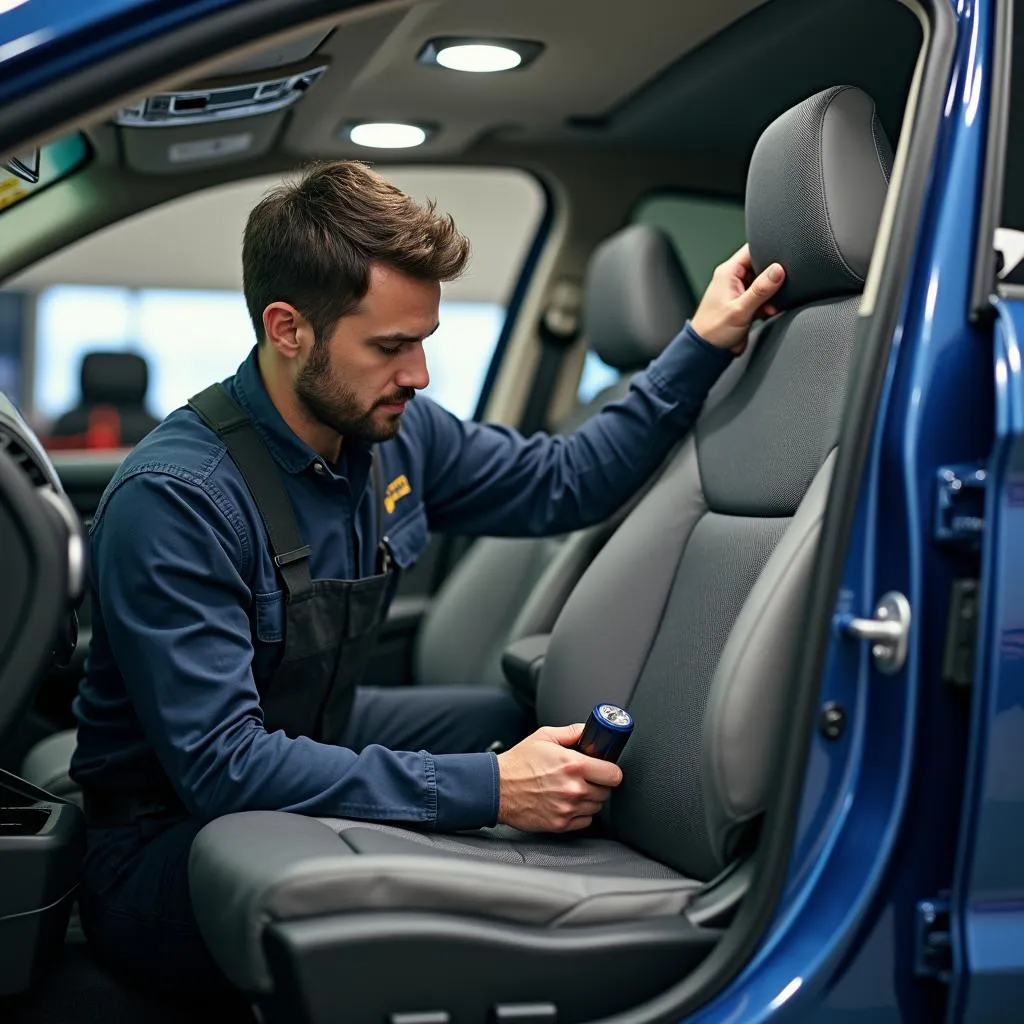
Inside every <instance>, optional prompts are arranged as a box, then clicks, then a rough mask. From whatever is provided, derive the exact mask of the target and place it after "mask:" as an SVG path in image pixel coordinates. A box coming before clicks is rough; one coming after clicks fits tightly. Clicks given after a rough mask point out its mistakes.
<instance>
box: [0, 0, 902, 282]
mask: <svg viewBox="0 0 1024 1024" xmlns="http://www.w3.org/2000/svg"><path fill="white" fill-rule="evenodd" d="M625 12H628V16H627V14H626V13H625ZM446 35H455V36H472V37H486V38H513V39H525V40H532V41H535V42H538V43H541V44H542V45H543V47H544V49H543V52H542V53H541V55H540V56H539V57H538V58H537V59H536V60H535V61H534V62H533V63H532V64H530V65H529V66H527V67H525V68H522V69H517V70H515V71H511V72H507V73H501V74H494V75H472V74H464V73H459V72H453V71H447V70H444V69H440V68H436V67H427V66H424V65H422V64H420V63H418V62H417V59H416V58H417V54H418V53H419V52H420V49H421V48H422V47H423V45H424V44H425V43H426V42H427V41H428V40H429V39H431V38H434V37H438V36H446ZM920 40H921V29H920V26H919V24H918V22H917V19H916V18H915V16H914V14H913V13H912V12H911V11H910V10H909V9H908V8H907V7H906V6H904V4H903V3H901V2H898V0H768V2H758V0H718V2H717V3H715V4H698V3H695V2H691V3H685V4H682V3H681V4H667V3H665V0H629V2H628V5H623V4H622V3H620V2H618V0H557V2H552V0H515V2H514V3H497V2H495V0H487V2H484V0H429V2H428V0H419V2H416V0H401V2H376V3H368V4H366V5H364V6H362V7H360V8H356V9H355V10H353V11H349V12H347V13H346V14H345V15H344V16H340V17H339V19H338V21H337V23H336V24H332V23H330V22H323V21H322V22H318V23H316V24H312V25H306V26H301V25H297V26H296V28H295V29H294V30H293V31H292V32H291V33H289V34H288V35H287V36H282V37H278V38H276V39H275V40H274V41H273V42H267V43H262V44H257V45H253V46H250V47H249V48H248V49H247V50H246V51H245V53H244V55H239V54H238V53H234V54H229V55H226V56H225V58H224V60H223V62H222V63H220V64H217V65H208V66H207V67H206V69H205V71H204V72H203V74H202V75H201V76H199V75H198V74H197V72H195V71H193V72H192V73H189V72H188V71H187V70H186V71H183V72H182V73H181V74H180V76H177V77H176V78H175V80H174V81H173V83H170V84H169V83H167V82H164V83H160V84H157V85H154V86H153V87H152V88H151V90H150V91H149V95H152V94H153V93H155V92H158V91H162V90H165V89H167V88H170V87H171V85H173V87H174V88H176V89H179V90H180V89H183V88H188V87H190V86H192V87H195V86H201V87H204V88H205V87H209V86H211V85H214V84H225V83H234V84H239V83H241V82H248V83H252V82H253V81H261V80H267V79H272V78H278V77H281V76H282V75H284V74H287V73H288V72H289V70H290V69H304V70H305V69H309V68H310V67H313V66H317V65H322V64H327V66H328V70H327V71H326V73H325V74H324V76H323V77H322V78H321V79H320V80H319V81H318V82H316V83H315V84H314V85H312V86H311V87H310V88H309V90H308V91H307V92H306V93H305V94H304V95H302V96H301V97H300V98H299V100H298V101H297V102H296V103H295V104H293V105H292V106H291V107H288V108H287V109H283V110H278V111H276V112H273V113H263V114H260V115H259V116H255V117H248V118H245V119H244V120H242V119H238V120H229V121H223V122H220V123H217V124H212V125H197V126H188V127H186V126H175V127H159V128H153V127H146V128H142V127H124V126H115V124H114V123H112V120H113V119H112V116H111V115H112V114H113V112H114V111H115V110H116V106H113V107H111V108H109V109H108V110H107V111H105V112H104V113H103V115H102V116H98V118H97V120H96V121H95V122H94V123H92V124H91V125H88V126H87V127H86V131H87V134H88V135H89V138H90V140H91V142H92V143H93V147H94V150H95V159H94V160H93V161H92V162H91V163H90V164H89V165H88V166H87V167H85V168H84V169H83V170H82V171H81V172H79V173H77V174H76V175H74V176H73V177H72V178H69V179H67V180H66V181H65V182H61V183H58V185H56V186H53V187H52V188H51V189H47V190H45V191H44V192H43V193H41V194H40V195H39V196H38V197H35V198H34V199H33V201H32V202H31V203H25V204H19V205H18V206H17V207H15V208H14V209H12V210H10V211H7V212H5V215H4V217H5V219H4V226H5V231H4V235H3V237H2V239H0V279H9V278H10V276H11V275H12V274H14V273H16V272H18V271H19V270H22V269H24V268H26V267H29V266H30V265H31V264H33V263H34V262H36V261H37V260H39V259H40V258H42V257H45V256H46V255H48V254H50V253H52V252H55V251H57V250H59V249H61V248H62V247H64V246H66V245H68V244H70V243H71V242H73V241H75V240H76V239H78V238H82V237H84V236H86V235H88V234H90V233H92V232H94V231H96V230H98V229H100V228H102V227H104V226H106V225H109V224H112V223H114V222H116V221H118V220H121V219H123V218H125V217H128V216H131V215H132V214H134V213H137V212H138V211H141V210H145V209H149V208H151V207H154V206H157V205H160V204H162V203H165V202H167V201H169V200H172V199H174V198H176V197H177V196H181V195H186V194H188V193H191V192H194V191H197V190H201V189H205V188H208V187H211V186H216V185H219V184H224V183H228V182H232V181H237V180H240V179H246V178H254V177H257V176H261V175H280V174H281V173H283V172H287V171H289V170H290V169H293V168H294V167H296V165H298V164H301V163H303V162H305V161H307V160H308V159H310V158H314V157H316V158H341V157H355V158H360V159H364V160H370V161H372V162H381V163H386V164H387V165H390V166H393V167H397V166H400V165H403V164H424V165H428V166H429V165H436V166H439V167H450V166H453V165H463V166H469V167H472V166H485V165H486V166H492V167H493V166H508V167H519V168H524V169H526V170H529V171H532V172H534V173H535V174H537V175H539V177H540V178H541V180H543V181H545V182H547V183H548V184H549V185H554V187H555V188H556V189H562V190H563V195H566V194H571V197H572V200H573V204H574V206H575V209H576V215H575V217H574V220H573V224H572V228H571V234H570V238H569V242H570V248H569V249H568V250H566V254H565V255H564V256H563V257H562V260H563V263H564V264H565V266H566V267H572V266H579V267H581V266H582V264H583V261H585V259H586V256H587V254H588V253H589V251H590V249H591V248H592V246H593V245H594V244H596V241H597V240H598V239H600V238H601V237H603V235H605V234H607V233H608V232H610V231H612V230H614V229H615V228H616V227H617V226H619V225H621V224H622V223H623V222H624V221H625V220H626V219H628V215H629V210H630V208H631V207H632V205H633V204H634V203H635V202H636V201H637V200H638V199H639V198H640V197H641V196H642V195H643V194H645V193H646V192H649V191H651V190H652V189H657V188H665V187H668V188H681V189H690V190H697V191H702V192H716V193H720V194H723V195H727V196H730V197H735V198H741V197H742V194H743V188H744V182H745V177H746V167H747V163H748V160H749V156H750V152H751V150H752V149H753V146H754V144H755V142H756V140H757V137H758V135H759V134H760V132H761V130H762V129H763V128H764V127H765V126H766V125H767V124H768V123H769V122H770V121H771V120H772V119H773V118H774V117H776V116H777V115H778V114H779V113H781V112H782V111H783V110H785V109H786V108H787V107H789V106H791V105H792V104H794V103H797V102H799V101H800V100H801V99H803V98H805V97H806V96H808V95H810V94H812V93H813V92H815V91H817V90H819V89H822V88H826V87H828V86H830V85H834V84H838V83H848V84H853V85H859V86H861V87H862V88H864V89H865V90H866V91H867V92H869V93H870V94H871V95H873V96H874V97H875V99H876V102H877V104H878V109H879V114H880V116H881V120H882V123H883V124H884V125H885V127H886V129H887V131H888V132H889V134H890V136H891V137H892V139H893V141H894V142H895V141H896V139H897V136H898V133H899V125H900V121H901V118H902V111H903V107H904V104H905V100H906V96H907V93H908V90H909V84H910V80H911V77H912V75H913V70H914V65H915V62H916V59H917V53H918V49H919V46H920ZM138 98H139V97H134V98H133V97H125V98H124V100H123V101H122V102H123V103H125V104H127V103H129V102H131V101H132V100H133V99H138ZM363 118H374V119H387V120H420V119H421V120H425V121H428V122H430V123H432V124H435V125H437V126H438V131H437V132H436V134H435V135H434V136H433V137H432V138H430V139H428V141H427V143H426V144H425V145H423V146H421V147H418V148H417V149H415V150H401V151H391V150H388V151H385V150H368V149H358V148H356V147H354V146H353V145H352V144H351V143H349V142H347V141H344V140H343V138H342V136H341V135H340V133H339V127H340V126H341V125H344V124H346V123H350V122H351V121H353V120H356V119H363ZM231 132H244V133H247V134H250V135H251V136H252V145H251V147H250V148H249V149H248V150H247V151H246V152H245V153H244V154H241V155H233V156H228V157H217V158H215V159H212V160H206V161H205V162H202V161H201V162H195V163H180V162H175V161H172V160H171V159H170V150H171V147H172V146H175V145H180V144H181V143H182V142H194V141H199V140H204V139H210V138H215V137H217V136H218V135H224V134H225V133H231Z"/></svg>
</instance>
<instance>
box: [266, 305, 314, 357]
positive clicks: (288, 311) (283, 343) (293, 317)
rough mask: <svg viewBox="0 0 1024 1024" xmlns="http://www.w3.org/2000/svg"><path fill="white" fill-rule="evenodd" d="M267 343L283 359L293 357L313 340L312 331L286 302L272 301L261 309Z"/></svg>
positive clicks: (300, 315) (297, 312)
mask: <svg viewBox="0 0 1024 1024" xmlns="http://www.w3.org/2000/svg"><path fill="white" fill-rule="evenodd" d="M263 332H264V335H265V336H266V339H267V343H268V344H270V345H272V346H273V347H274V348H275V349H276V350H277V351H278V352H279V353H280V354H281V355H282V356H284V357H285V359H294V358H295V357H296V356H297V355H299V353H301V352H303V351H304V350H305V349H306V348H308V347H309V345H310V344H311V343H312V340H313V331H312V328H311V327H310V326H309V324H308V323H307V321H306V320H305V318H304V317H303V316H302V314H301V313H300V312H299V311H298V310H297V309H296V308H295V307H294V306H292V305H290V304H289V303H287V302H272V303H271V304H270V305H269V306H267V308H266V309H265V310H263Z"/></svg>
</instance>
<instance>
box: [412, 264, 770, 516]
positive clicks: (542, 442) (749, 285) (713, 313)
mask: <svg viewBox="0 0 1024 1024" xmlns="http://www.w3.org/2000/svg"><path fill="white" fill-rule="evenodd" d="M783 279H784V275H783V273H782V268H781V267H780V266H779V265H778V264H773V265H772V266H771V267H769V268H767V269H766V270H765V271H764V272H763V273H762V274H761V275H759V276H758V277H757V278H756V279H755V278H754V274H753V269H752V266H751V263H750V256H749V252H748V250H747V247H746V246H744V247H743V248H742V249H741V250H739V252H737V253H735V254H734V255H733V256H732V257H731V258H730V259H729V260H727V261H726V262H725V263H723V264H722V265H721V266H720V267H718V268H717V269H716V271H715V276H714V278H713V279H712V282H711V284H710V285H709V286H708V290H707V291H706V292H705V295H704V297H703V299H702V300H701V303H700V306H699V308H698V310H697V312H696V313H695V314H694V317H693V321H692V322H691V323H688V324H687V325H686V326H685V327H684V328H683V330H682V332H681V333H680V334H679V336H678V337H677V338H675V340H674V341H673V342H672V343H671V344H670V345H669V346H668V348H667V349H666V350H665V351H664V352H663V353H662V354H661V355H660V356H659V357H658V358H657V359H656V360H654V361H653V362H652V363H651V365H650V366H648V368H647V369H646V370H645V371H644V372H643V373H641V374H638V375H637V377H636V378H634V380H633V383H632V385H631V388H630V393H629V394H628V395H627V396H626V397H625V398H624V399H622V400H621V401H619V402H615V403H613V404H611V405H608V406H606V407H605V408H604V409H602V410H601V411H600V412H599V413H598V414H597V415H596V416H593V417H592V418H591V419H590V420H589V421H588V422H587V423H585V424H584V425H583V426H582V427H581V428H580V429H579V430H577V431H576V432H575V433H573V434H571V435H569V436H567V437H550V436H548V435H545V434H536V435H534V436H533V437H531V438H528V439H527V438H524V437H523V436H522V435H521V434H519V433H517V432H516V431H514V430H510V429H507V428H504V427H499V426H495V425H491V424H481V423H467V422H463V421H461V420H458V419H457V418H456V417H454V416H451V415H450V414H448V413H446V412H444V411H443V410H441V409H440V408H439V407H437V406H436V405H433V404H432V403H426V402H424V403H423V406H422V408H420V409H419V410H418V413H417V415H419V416H420V417H422V419H423V420H424V421H425V430H424V434H423V436H424V443H425V453H424V454H425V467H426V468H425V478H424V490H425V499H426V504H427V508H428V514H429V517H430V524H431V527H432V528H433V529H436V530H450V531H459V532H465V533H471V534H480V533H490V534H498V535H512V536H516V535H524V534H525V535H540V534H557V533H565V532H569V531H571V530H576V529H580V528H582V527H585V526H589V525H591V524H592V523H596V522H601V521H602V520H604V519H607V518H608V517H609V516H611V515H612V514H613V513H614V512H615V511H616V510H617V509H618V508H619V507H620V506H621V505H623V504H624V503H625V502H626V501H627V500H628V499H629V498H630V497H631V496H632V495H633V494H634V493H636V491H637V490H638V489H639V488H640V487H641V486H642V485H643V483H644V482H645V481H646V480H647V479H648V478H649V477H650V476H651V474H652V473H653V472H654V471H655V470H656V469H657V468H658V467H659V466H660V465H661V463H662V462H663V461H664V459H665V457H666V456H667V455H668V453H669V451H671V449H672V447H673V445H674V444H675V443H676V442H677V441H678V440H679V438H680V437H682V436H683V435H684V434H685V433H686V431H688V430H689V429H690V428H691V427H692V426H693V423H694V421H695V420H696V418H697V416H698V414H699V412H700V409H701V407H702V406H703V404H704V399H705V398H706V397H707V393H708V391H709V390H710V388H711V386H712V385H713V384H714V383H715V381H716V380H717V379H718V377H719V376H720V375H721V373H722V371H723V370H724V369H725V367H726V366H727V365H728V364H729V362H730V360H731V359H732V356H733V355H734V354H738V353H739V352H741V351H742V350H743V348H744V347H745V346H746V343H747V333H748V330H749V328H750V324H751V323H752V322H753V320H754V319H756V318H757V317H758V316H761V315H771V314H772V313H774V312H775V311H774V309H773V308H772V307H770V306H769V305H767V302H768V300H769V299H770V298H771V296H772V295H774V294H775V292H776V291H778V289H779V288H780V287H781V285H782V281H783ZM415 404H416V403H413V405H414V406H415ZM410 411H411V410H410Z"/></svg>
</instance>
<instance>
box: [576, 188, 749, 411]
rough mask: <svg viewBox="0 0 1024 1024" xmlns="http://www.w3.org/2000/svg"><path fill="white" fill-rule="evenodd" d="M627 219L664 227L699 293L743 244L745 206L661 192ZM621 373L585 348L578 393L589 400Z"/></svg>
mask: <svg viewBox="0 0 1024 1024" xmlns="http://www.w3.org/2000/svg"><path fill="white" fill-rule="evenodd" d="M631 222H632V223H634V224H650V225H652V226H654V227H656V228H660V229H661V230H662V231H664V232H665V233H666V234H667V235H668V236H669V238H671V239H672V244H673V246H674V247H675V250H676V254H677V255H678V256H679V262H680V263H681V264H682V266H683V270H684V271H685V272H686V276H687V277H688V278H689V280H690V285H691V286H692V288H693V293H694V295H696V296H698V297H700V295H701V294H702V293H703V291H704V289H705V288H706V287H707V285H708V282H709V281H710V280H711V275H712V274H713V273H714V270H715V267H717V266H718V264H719V263H721V262H722V260H724V259H725V258H726V257H728V256H731V255H732V253H734V252H735V251H736V250H737V249H738V248H739V247H740V246H741V245H742V244H743V242H744V239H745V238H746V228H745V226H744V219H743V204H742V203H741V202H739V201H736V200H731V199H714V198H711V197H709V196H698V195H687V194H685V193H681V192H664V193H657V194H654V195H651V196H648V197H647V198H646V199H644V200H643V201H642V202H641V203H640V204H639V205H638V206H637V207H636V208H635V209H634V211H633V216H632V218H631ZM618 378H619V373H618V371H617V370H614V369H613V368H612V367H610V366H608V365H607V364H606V363H604V362H602V361H601V359H600V358H598V356H597V355H596V354H595V353H593V352H588V353H587V356H586V359H585V361H584V364H583V373H582V375H581V376H580V384H579V390H578V392H577V397H578V400H579V402H580V403H581V404H582V403H585V402H589V401H590V400H591V399H592V398H593V397H594V396H595V395H596V394H597V393H598V392H599V391H601V390H603V389H604V388H606V387H609V386H610V385H612V384H614V383H615V381H616V380H618Z"/></svg>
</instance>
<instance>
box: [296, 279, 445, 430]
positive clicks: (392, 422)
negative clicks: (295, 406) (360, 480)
mask: <svg viewBox="0 0 1024 1024" xmlns="http://www.w3.org/2000/svg"><path fill="white" fill-rule="evenodd" d="M440 302H441V286H440V285H439V284H438V283H437V282H432V281H417V280H416V279H414V278H411V277H407V276H406V275H405V274H402V273H400V272H399V271H397V270H394V269H392V268H391V267H387V266H385V265H383V264H378V263H374V264H371V267H370V287H369V288H368V289H367V292H366V295H365V296H364V297H363V300H362V302H360V303H359V305H358V306H357V307H356V309H355V310H354V311H353V312H352V313H350V314H349V315H348V316H343V317H342V318H341V319H340V320H339V321H338V323H337V324H336V325H335V327H334V331H333V333H332V334H331V335H330V337H328V338H320V339H317V341H316V343H315V344H314V345H313V346H312V348H311V349H310V351H309V355H308V357H307V359H306V362H305V363H304V365H303V366H302V367H301V369H300V370H299V371H298V373H297V375H296V377H295V394H296V396H297V398H298V399H299V401H300V402H301V403H302V405H303V406H304V407H305V409H306V411H307V412H308V413H309V414H310V415H311V416H312V417H313V419H315V420H317V421H318V422H320V423H323V424H325V425H326V426H328V427H330V428H331V429H332V430H336V431H337V432H338V433H339V434H342V435H343V436H345V437H358V438H362V439H363V440H365V441H370V442H374V441H387V440H389V439H390V438H392V437H394V436H395V435H396V434H397V433H398V427H399V424H400V421H401V418H402V413H403V412H404V410H405V405H406V403H407V402H408V401H410V400H411V399H412V398H413V397H414V396H415V394H416V392H417V391H418V390H419V389H421V388H425V387H426V386H427V385H428V384H429V383H430V376H429V375H428V373H427V362H426V357H425V355H424V352H423V341H424V339H425V338H427V337H428V336H429V335H431V334H433V333H434V331H435V330H436V329H437V324H438V307H439V305H440Z"/></svg>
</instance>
